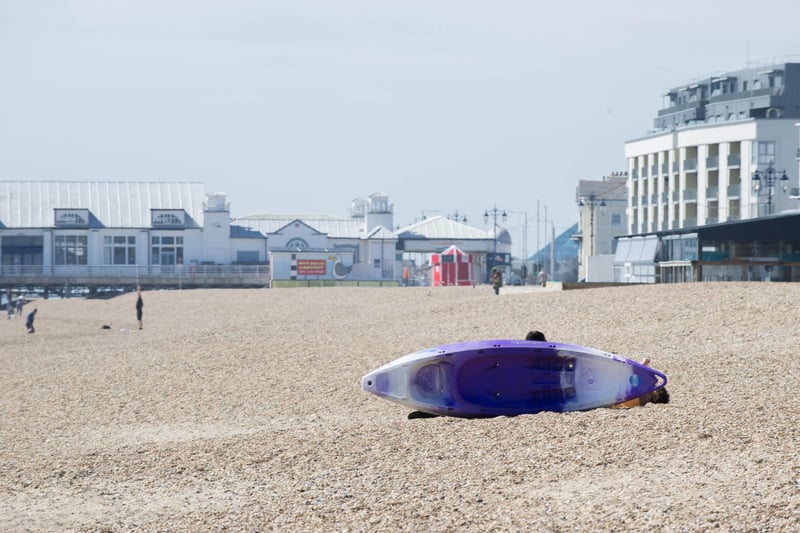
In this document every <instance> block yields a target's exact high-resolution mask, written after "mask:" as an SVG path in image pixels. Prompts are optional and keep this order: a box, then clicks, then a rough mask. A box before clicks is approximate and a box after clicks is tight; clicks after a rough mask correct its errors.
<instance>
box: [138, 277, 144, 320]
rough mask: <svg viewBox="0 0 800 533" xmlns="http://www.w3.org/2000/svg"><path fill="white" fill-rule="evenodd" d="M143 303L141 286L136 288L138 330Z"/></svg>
mask: <svg viewBox="0 0 800 533" xmlns="http://www.w3.org/2000/svg"><path fill="white" fill-rule="evenodd" d="M143 307H144V301H142V286H141V285H137V286H136V321H137V322H139V329H142V308H143Z"/></svg>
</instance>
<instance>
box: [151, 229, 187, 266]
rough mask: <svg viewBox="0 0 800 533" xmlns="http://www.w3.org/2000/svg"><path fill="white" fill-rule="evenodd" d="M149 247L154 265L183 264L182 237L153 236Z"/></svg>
mask: <svg viewBox="0 0 800 533" xmlns="http://www.w3.org/2000/svg"><path fill="white" fill-rule="evenodd" d="M151 245H152V246H151V247H152V249H151V252H152V262H153V264H154V265H166V266H169V265H182V264H183V237H166V236H164V237H158V236H153V237H152V240H151Z"/></svg>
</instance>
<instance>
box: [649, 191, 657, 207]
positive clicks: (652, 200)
mask: <svg viewBox="0 0 800 533" xmlns="http://www.w3.org/2000/svg"><path fill="white" fill-rule="evenodd" d="M650 203H651V204H653V205H656V204H657V203H658V194H651V195H650Z"/></svg>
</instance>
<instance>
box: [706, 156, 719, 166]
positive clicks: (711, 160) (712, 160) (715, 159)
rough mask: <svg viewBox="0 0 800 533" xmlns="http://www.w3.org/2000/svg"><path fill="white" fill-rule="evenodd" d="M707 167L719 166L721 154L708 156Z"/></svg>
mask: <svg viewBox="0 0 800 533" xmlns="http://www.w3.org/2000/svg"><path fill="white" fill-rule="evenodd" d="M706 168H709V169H713V168H719V156H717V155H712V156H709V157H706Z"/></svg>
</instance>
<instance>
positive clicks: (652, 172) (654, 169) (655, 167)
mask: <svg viewBox="0 0 800 533" xmlns="http://www.w3.org/2000/svg"><path fill="white" fill-rule="evenodd" d="M650 175H651V176H658V165H652V166H651V167H650Z"/></svg>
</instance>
